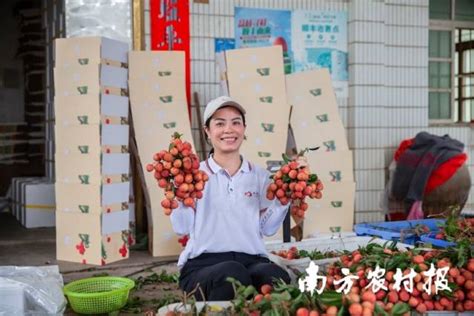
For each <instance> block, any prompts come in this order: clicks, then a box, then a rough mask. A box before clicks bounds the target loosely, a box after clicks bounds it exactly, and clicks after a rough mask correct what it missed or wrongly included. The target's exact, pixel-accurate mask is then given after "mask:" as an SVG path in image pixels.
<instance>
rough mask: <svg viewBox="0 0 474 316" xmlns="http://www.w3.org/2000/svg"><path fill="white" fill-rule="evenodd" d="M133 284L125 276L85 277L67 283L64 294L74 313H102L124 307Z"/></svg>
mask: <svg viewBox="0 0 474 316" xmlns="http://www.w3.org/2000/svg"><path fill="white" fill-rule="evenodd" d="M134 286H135V282H134V281H133V280H130V279H127V278H121V277H96V278H87V279H82V280H77V281H73V282H71V283H69V284H67V285H66V286H65V287H64V294H65V295H66V296H67V298H68V300H69V303H70V304H71V308H72V309H73V310H74V311H75V312H76V313H79V314H104V313H111V312H114V311H118V310H120V309H121V308H122V307H124V306H125V304H126V303H127V300H128V295H129V293H130V290H131V289H133V287H134Z"/></svg>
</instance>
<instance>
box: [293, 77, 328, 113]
mask: <svg viewBox="0 0 474 316" xmlns="http://www.w3.org/2000/svg"><path fill="white" fill-rule="evenodd" d="M285 78H286V89H287V95H288V103H289V104H291V105H293V107H295V108H296V107H297V106H299V105H306V106H307V107H308V108H306V110H311V111H318V113H324V112H330V113H333V112H336V113H337V100H336V95H335V93H334V90H333V87H332V82H331V75H330V74H329V71H328V70H327V69H326V68H324V69H316V70H308V71H302V72H296V73H292V74H289V75H286V76H285Z"/></svg>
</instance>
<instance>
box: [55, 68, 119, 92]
mask: <svg viewBox="0 0 474 316" xmlns="http://www.w3.org/2000/svg"><path fill="white" fill-rule="evenodd" d="M113 88H115V89H113ZM54 90H55V95H56V96H70V95H90V94H92V95H97V94H99V93H101V92H103V91H106V92H107V91H108V90H109V93H107V94H119V95H120V93H121V92H123V91H125V92H127V90H128V70H127V69H125V68H119V67H113V66H108V65H101V64H91V65H85V66H81V65H79V66H76V65H74V66H69V67H56V68H54Z"/></svg>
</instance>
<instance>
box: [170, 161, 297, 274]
mask: <svg viewBox="0 0 474 316" xmlns="http://www.w3.org/2000/svg"><path fill="white" fill-rule="evenodd" d="M200 169H201V170H203V171H205V172H206V173H207V174H208V175H209V181H208V182H207V183H206V185H205V188H204V191H203V197H202V199H200V200H197V203H196V211H194V210H193V209H192V208H190V207H186V206H184V205H183V204H182V203H180V206H179V208H177V209H175V210H173V212H172V213H171V216H170V217H171V224H172V226H173V230H174V231H175V232H176V233H177V234H179V235H186V234H189V235H190V236H189V237H190V239H189V240H188V243H187V245H186V248H185V249H184V250H183V252H182V253H181V255H180V257H179V261H178V266H179V267H182V266H183V265H184V264H185V263H186V261H187V260H188V259H190V258H191V259H192V258H195V257H197V256H199V255H200V254H202V253H204V252H228V251H235V252H243V253H247V254H252V255H263V256H266V255H267V251H266V249H265V245H264V242H263V236H271V235H274V234H275V233H276V232H277V231H278V229H279V228H280V226H281V224H282V222H283V220H284V218H285V215H286V212H287V211H288V205H286V206H283V205H281V203H280V202H279V201H278V200H277V199H275V200H273V201H270V200H268V199H267V198H266V193H267V187H268V185H269V183H270V181H271V180H270V178H269V177H270V173H269V172H268V171H267V170H265V169H263V168H261V167H258V166H255V165H253V164H251V163H250V162H248V161H247V160H245V159H243V161H242V165H241V167H240V169H239V170H238V171H237V172H236V173H235V174H234V176H232V177H231V176H230V175H229V174H228V173H227V171H226V170H225V169H223V168H222V167H220V166H219V165H218V164H217V163H216V162H215V161H214V159H213V158H212V157H209V158H208V159H207V160H206V161H203V162H201V165H200Z"/></svg>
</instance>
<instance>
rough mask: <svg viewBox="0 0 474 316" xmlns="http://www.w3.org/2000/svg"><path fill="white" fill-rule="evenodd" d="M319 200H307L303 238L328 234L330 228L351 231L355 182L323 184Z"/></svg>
mask: <svg viewBox="0 0 474 316" xmlns="http://www.w3.org/2000/svg"><path fill="white" fill-rule="evenodd" d="M324 184H325V186H324V189H323V191H322V193H323V197H322V198H321V199H320V200H317V199H307V203H308V205H309V207H308V210H307V211H306V216H305V220H304V228H303V229H304V236H309V235H315V234H319V233H327V232H330V227H340V230H341V231H352V226H353V225H354V200H355V182H337V183H334V182H325V183H324Z"/></svg>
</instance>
